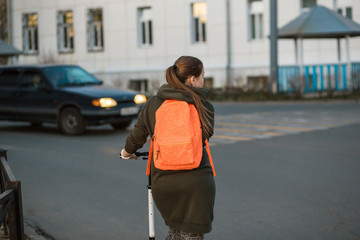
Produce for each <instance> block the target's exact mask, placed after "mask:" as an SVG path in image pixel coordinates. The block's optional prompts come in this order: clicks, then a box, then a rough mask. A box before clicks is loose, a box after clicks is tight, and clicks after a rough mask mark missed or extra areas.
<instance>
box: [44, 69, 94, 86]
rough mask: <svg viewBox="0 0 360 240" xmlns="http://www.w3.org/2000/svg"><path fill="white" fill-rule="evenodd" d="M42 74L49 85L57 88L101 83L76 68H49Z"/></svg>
mask: <svg viewBox="0 0 360 240" xmlns="http://www.w3.org/2000/svg"><path fill="white" fill-rule="evenodd" d="M44 72H45V75H46V76H47V78H48V79H49V80H50V81H51V83H52V84H53V85H54V86H57V87H61V86H84V85H100V84H101V81H99V80H97V79H96V78H95V77H93V76H92V75H91V74H90V73H88V72H86V71H85V70H83V69H82V68H80V67H77V66H59V67H49V68H46V69H45V70H44Z"/></svg>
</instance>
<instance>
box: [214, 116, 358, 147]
mask: <svg viewBox="0 0 360 240" xmlns="http://www.w3.org/2000/svg"><path fill="white" fill-rule="evenodd" d="M359 122H360V116H359V115H357V114H356V113H354V114H352V113H346V114H344V113H338V112H326V111H324V112H300V111H296V112H284V111H282V112H273V113H270V112H263V113H252V114H233V115H223V116H216V117H215V130H214V135H213V137H212V138H211V139H210V144H211V145H216V144H228V143H234V142H238V141H251V140H256V139H265V138H271V137H278V136H283V135H286V134H296V133H301V132H309V131H316V130H324V129H328V128H333V127H339V126H343V125H348V124H353V123H359Z"/></svg>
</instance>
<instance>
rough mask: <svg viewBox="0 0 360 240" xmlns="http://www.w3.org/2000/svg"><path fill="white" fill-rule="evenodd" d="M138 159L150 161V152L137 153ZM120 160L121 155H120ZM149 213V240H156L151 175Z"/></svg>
mask: <svg viewBox="0 0 360 240" xmlns="http://www.w3.org/2000/svg"><path fill="white" fill-rule="evenodd" d="M135 155H136V156H137V157H141V158H142V159H143V160H147V159H148V155H149V153H148V152H135ZM120 158H122V157H121V154H120ZM147 188H148V209H149V210H148V211H149V240H155V217H154V199H153V197H152V191H151V174H150V175H149V178H148V185H147Z"/></svg>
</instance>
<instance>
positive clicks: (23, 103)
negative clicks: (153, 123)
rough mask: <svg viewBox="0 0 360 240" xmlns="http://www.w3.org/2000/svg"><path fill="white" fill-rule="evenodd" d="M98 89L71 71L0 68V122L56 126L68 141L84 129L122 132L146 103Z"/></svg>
mask: <svg viewBox="0 0 360 240" xmlns="http://www.w3.org/2000/svg"><path fill="white" fill-rule="evenodd" d="M100 85H102V81H100V80H98V79H96V78H95V77H94V76H92V75H91V74H90V73H88V72H86V71H85V70H84V69H82V68H81V67H79V66H75V65H35V66H3V67H0V120H8V121H27V122H30V123H31V125H32V126H41V124H42V123H44V122H51V123H56V124H57V125H58V127H59V129H60V130H61V131H62V132H63V133H64V134H69V135H76V134H82V133H84V131H85V129H86V126H90V125H100V124H111V125H112V126H113V127H114V128H116V129H118V128H126V127H127V126H129V125H130V123H131V121H132V120H133V119H134V118H136V117H137V115H138V113H139V111H140V109H141V107H142V105H143V103H144V102H146V97H145V96H144V95H141V94H137V93H135V92H130V91H120V90H115V89H112V90H110V89H105V88H103V87H100Z"/></svg>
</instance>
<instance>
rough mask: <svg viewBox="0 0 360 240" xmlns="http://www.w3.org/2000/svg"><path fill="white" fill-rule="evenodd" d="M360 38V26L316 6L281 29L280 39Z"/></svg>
mask: <svg viewBox="0 0 360 240" xmlns="http://www.w3.org/2000/svg"><path fill="white" fill-rule="evenodd" d="M345 36H360V24H358V23H356V22H354V21H352V20H351V19H349V18H346V17H344V16H342V15H340V14H338V13H336V12H334V11H332V10H330V9H328V8H326V7H323V6H316V7H313V8H312V9H311V10H310V11H308V12H306V13H303V14H301V15H300V16H298V17H297V18H295V19H294V20H292V21H290V22H289V23H288V24H286V25H285V26H283V27H282V28H280V29H279V32H278V38H342V37H345Z"/></svg>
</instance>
